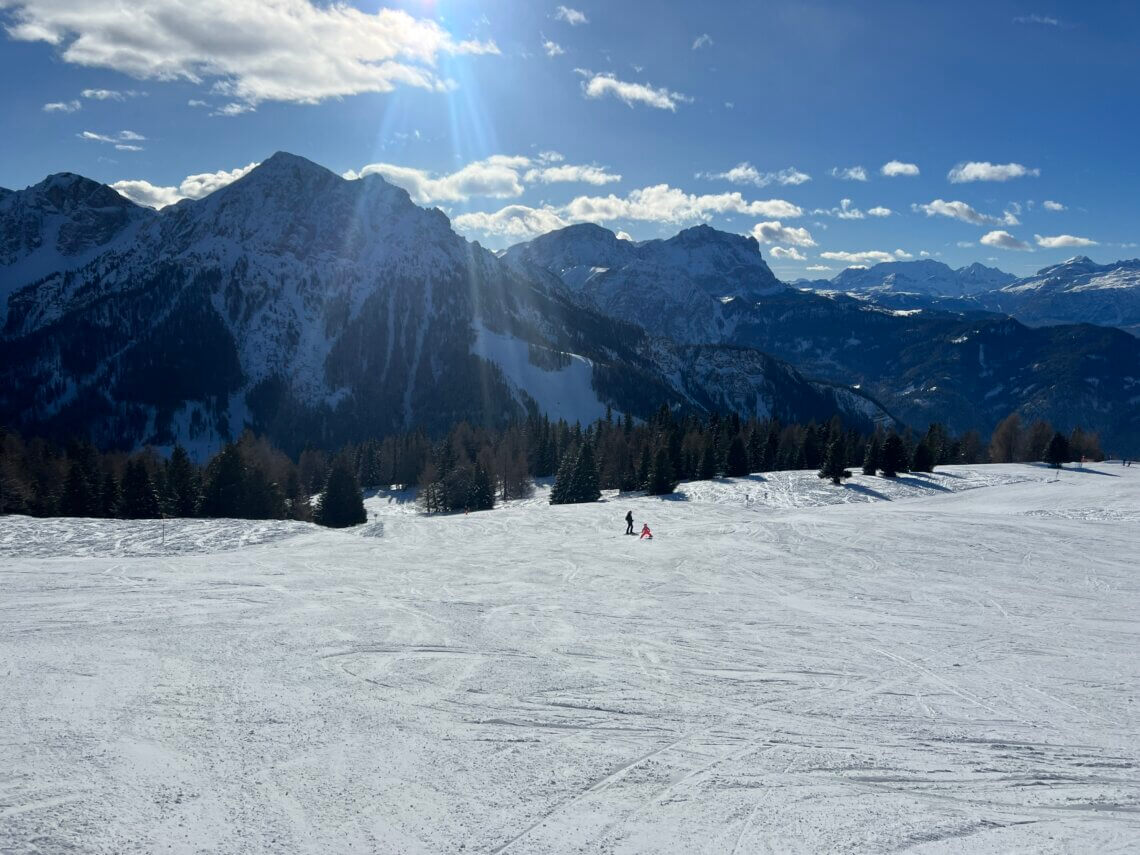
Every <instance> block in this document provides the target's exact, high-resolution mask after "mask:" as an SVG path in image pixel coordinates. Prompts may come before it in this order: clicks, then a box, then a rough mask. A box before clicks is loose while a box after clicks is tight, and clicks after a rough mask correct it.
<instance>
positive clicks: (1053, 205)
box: [1041, 199, 1065, 211]
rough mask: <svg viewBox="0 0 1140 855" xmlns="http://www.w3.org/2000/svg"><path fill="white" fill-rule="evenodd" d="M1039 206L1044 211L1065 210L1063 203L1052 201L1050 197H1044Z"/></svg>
mask: <svg viewBox="0 0 1140 855" xmlns="http://www.w3.org/2000/svg"><path fill="white" fill-rule="evenodd" d="M1041 207H1042V208H1044V209H1045V210H1046V211H1063V210H1065V206H1064V205H1062V204H1061V203H1060V202H1054V201H1053V200H1052V199H1046V200H1045V201H1044V202H1042V203H1041Z"/></svg>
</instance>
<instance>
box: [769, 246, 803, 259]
mask: <svg viewBox="0 0 1140 855" xmlns="http://www.w3.org/2000/svg"><path fill="white" fill-rule="evenodd" d="M772 258H787V259H789V260H791V261H807V256H806V255H804V254H803V253H802V252H800V251H799V250H798V249H796V248H795V247H794V246H790V247H788V248H786V249H785V248H784V247H782V246H774V247H772Z"/></svg>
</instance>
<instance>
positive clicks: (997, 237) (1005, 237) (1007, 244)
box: [980, 229, 1032, 250]
mask: <svg viewBox="0 0 1140 855" xmlns="http://www.w3.org/2000/svg"><path fill="white" fill-rule="evenodd" d="M980 242H981V244H982V245H983V246H996V247H999V248H1001V249H1019V250H1032V247H1031V246H1030V245H1029V244H1027V243H1026V242H1025V241H1023V240H1018V239H1017V238H1015V237H1014V236H1013V235H1011V234H1010V233H1009V232H1007V231H1005V230H1004V229H998V230H997V231H992V232H987V233H986V234H984V235H982V237H981V241H980Z"/></svg>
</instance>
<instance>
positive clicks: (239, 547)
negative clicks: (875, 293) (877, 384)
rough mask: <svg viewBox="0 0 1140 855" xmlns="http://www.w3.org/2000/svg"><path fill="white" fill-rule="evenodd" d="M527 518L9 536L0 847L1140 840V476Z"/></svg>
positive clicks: (757, 493) (1074, 476)
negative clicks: (649, 534) (644, 530)
mask: <svg viewBox="0 0 1140 855" xmlns="http://www.w3.org/2000/svg"><path fill="white" fill-rule="evenodd" d="M547 496H548V492H547V488H540V489H539V491H538V493H537V494H536V496H535V497H534V498H533V499H530V500H526V501H520V502H510V503H506V504H505V505H501V506H500V507H499V508H497V509H496V510H494V511H490V512H482V513H472V514H470V515H463V514H458V515H453V516H433V517H425V516H422V515H419V514H417V513H416V511H415V508H414V505H412V504H411V503H410V498H411V497H410V496H409V495H408V494H388V493H381V494H379V495H377V496H374V497H371V498H369V499H368V500H367V502H366V504H367V507H368V511H369V521H368V523H367V524H365V525H363V526H360V527H358V528H356V529H348V530H344V531H336V530H327V529H319V528H317V527H315V526H310V525H306V524H300V523H288V522H245V521H233V520H218V521H204V520H187V521H168V522H167V523H166V527H165V534H163V532H162V531H161V525H160V524H159V523H158V522H155V521H145V522H142V521H139V522H124V521H99V520H66V519H51V520H34V519H29V518H26V517H5V518H0V591H2V596H0V675H2V684H0V686H2V688H0V757H2V758H3V759H2V762H0V851H2V852H5V853H8V852H14V853H15V852H19V853H22V852H63V851H77V852H100V853H103V852H108V853H110V852H115V853H119V852H175V853H191V852H212V853H252V852H307V853H326V852H381V853H421V852H430V853H437V852H439V853H456V852H490V853H546V852H575V853H581V852H585V853H601V852H621V853H659V852H676V853H694V852H700V853H733V852H735V853H755V852H779V853H785V852H810V853H819V852H901V851H905V852H912V853H935V852H981V853H1006V852H1090V853H1091V852H1097V853H1103V852H1136V851H1140V569H1138V568H1140V557H1138V556H1140V467H1134V468H1125V467H1122V466H1120V465H1119V464H1115V465H1112V464H1088V465H1085V466H1083V467H1077V468H1075V469H1074V468H1073V467H1070V468H1066V469H1065V470H1064V471H1061V472H1056V471H1054V470H1051V469H1048V468H1044V467H1037V466H1030V465H995V466H978V467H954V466H949V467H944V468H942V469H940V470H939V472H937V473H935V474H933V475H929V476H922V475H915V474H912V475H903V476H900V477H899V478H898V479H897V480H894V481H891V480H888V479H884V478H875V477H865V476H862V475H857V476H856V477H854V478H852V479H851V481H850V482H848V483H846V484H845V485H844V486H842V487H833V486H831V485H830V484H829V483H825V482H823V481H821V480H820V479H819V478H817V477H816V475H815V473H814V472H790V473H789V472H781V473H773V474H771V475H762V476H753V477H751V478H743V479H731V480H728V479H726V480H722V481H713V482H698V483H686V484H682V485H681V487H680V488H679V493H678V495H676V496H673V497H669V498H666V499H657V498H648V497H634V498H631V497H625V496H622V497H619V496H616V495H614V494H606V496H605V501H603V502H601V503H597V504H590V505H569V506H555V507H552V506H550V505H548V504H546V498H547ZM627 510H632V511H633V514H634V518H635V521H636V523H635V525H636V530H638V531H639V530H640V528H641V525H642V524H643V523H645V522H647V523H648V524H649V525H650V527H651V528H652V530H653V534H654V539H653V540H652V541H649V540H638V538H636V537H629V536H625V535H624V534H623V532H624V531H625V519H624V517H625V513H626V511H627ZM163 538H165V540H163Z"/></svg>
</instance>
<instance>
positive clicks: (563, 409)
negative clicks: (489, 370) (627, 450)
mask: <svg viewBox="0 0 1140 855" xmlns="http://www.w3.org/2000/svg"><path fill="white" fill-rule="evenodd" d="M474 329H475V344H474V345H473V346H472V353H474V354H476V355H477V356H480V357H482V358H483V359H486V360H487V361H489V362H494V363H495V364H496V365H498V366H499V368H500V369H501V370H502V372H503V376H504V377H506V379H507V380H508V381H509V382H510V383H511V384H512V385H513V386H514V387H515V389H517V390H521V391H524V392H526V393H527V394H528V395H530V397H531V398H533V399H534V400H535V403H537V404H538V408H539V411H540V412H543V413H545V414H546V415H548V416H549V417H550V418H551V419H552V420H558V419H566V421H567V422H568V423H570V424H574V422H581V423H582V424H589V423H591V422H593V421H595V420H597V419H599V418H602V417H603V416H605V414H606V405H605V404H603V403H602V402H601V400H600V399H599V398H598V395H597V393H596V392H595V391H594V388H593V385H592V384H593V377H594V364H593V363H592V362H591V361H590V360H588V359H586V358H585V357H583V356H579V355H578V354H574V353H564V354H561V355H562V356H564V357H568V358H569V360H570V364H569V365H567V366H566V367H565V368H561V369H559V370H557V371H550V370H548V369H546V368H544V367H543V366H541V365H535V364H534V363H533V362H531V361H530V347H531V345H530V344H529V343H528V342H526V341H523V340H522V339H519V338H515V337H513V336H509V335H503V334H502V333H496V332H492V331H491V330H489V329H487V328H486V327H485V326H483V325H482V324H481V323H476V324H475V325H474Z"/></svg>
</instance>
